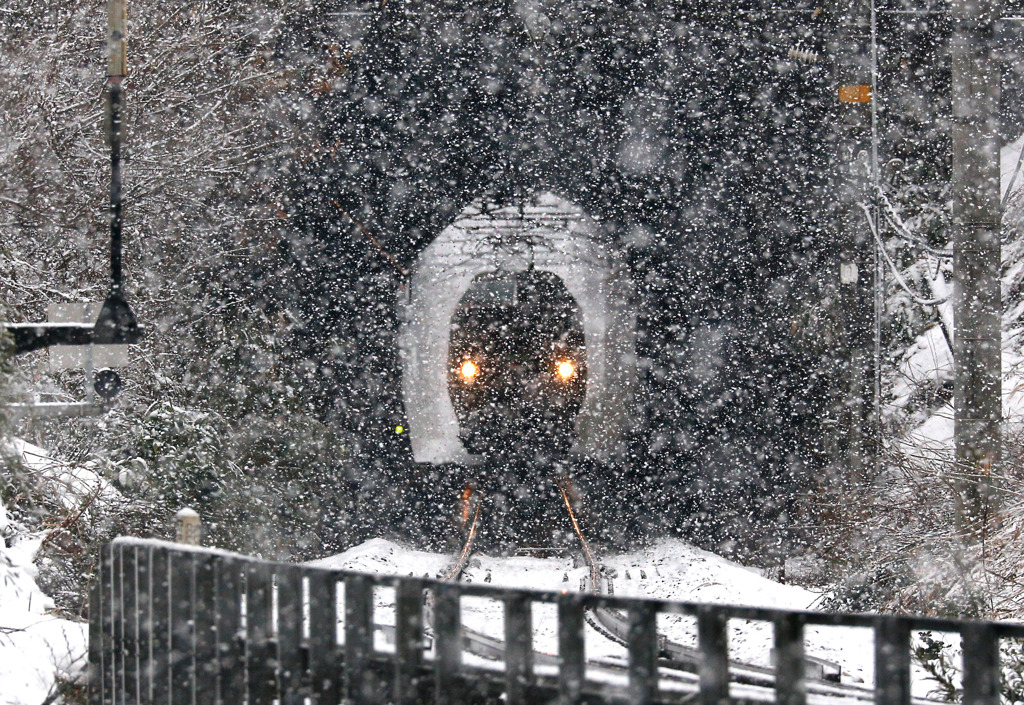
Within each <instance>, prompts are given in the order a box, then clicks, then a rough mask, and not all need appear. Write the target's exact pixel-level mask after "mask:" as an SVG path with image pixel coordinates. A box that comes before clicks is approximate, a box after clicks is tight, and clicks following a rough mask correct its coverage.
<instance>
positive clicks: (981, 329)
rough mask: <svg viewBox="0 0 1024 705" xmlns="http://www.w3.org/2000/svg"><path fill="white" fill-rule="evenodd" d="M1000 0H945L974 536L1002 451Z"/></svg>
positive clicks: (966, 515)
mask: <svg viewBox="0 0 1024 705" xmlns="http://www.w3.org/2000/svg"><path fill="white" fill-rule="evenodd" d="M999 9H1000V7H999V3H998V2H979V1H978V0H951V2H950V5H949V13H950V18H951V20H952V23H953V37H952V41H951V54H952V66H953V96H952V99H953V251H954V259H953V270H954V273H955V275H956V290H955V295H954V300H953V301H954V304H953V305H954V309H953V310H954V318H955V321H954V322H955V336H954V337H955V340H954V358H955V360H956V380H955V390H954V407H955V424H956V426H955V431H954V435H955V443H956V466H957V467H956V477H957V478H960V479H958V480H957V483H958V490H959V507H958V510H959V511H958V521H959V528H960V530H961V532H962V533H965V534H976V533H977V531H978V530H979V529H980V528H981V527H982V524H983V522H984V521H985V519H986V516H987V514H988V512H989V509H990V505H991V502H992V500H993V482H992V470H993V468H994V467H995V466H996V465H997V464H998V463H999V458H1000V422H1001V421H1002V381H1001V378H1002V373H1001V358H1000V352H1001V349H1002V335H1001V319H1002V303H1001V299H1000V277H999V273H1000V250H999V244H1000V242H999V235H1000V232H999V231H1000V202H999V201H1000V193H999V137H998V135H999V130H998V127H999V125H998V107H999V75H1000V74H999V64H998V63H997V61H996V59H995V56H994V45H995V24H996V20H997V19H998V18H999Z"/></svg>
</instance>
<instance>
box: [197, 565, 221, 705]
mask: <svg viewBox="0 0 1024 705" xmlns="http://www.w3.org/2000/svg"><path fill="white" fill-rule="evenodd" d="M216 559H217V557H216V556H212V555H203V554H199V555H196V556H195V591H194V593H193V599H194V600H195V605H194V607H193V614H194V619H195V627H194V630H195V644H196V663H195V684H196V705H217V695H218V693H219V692H220V682H219V681H220V668H219V664H218V662H217V598H216V579H215V575H214V571H215V567H214V566H215V561H216Z"/></svg>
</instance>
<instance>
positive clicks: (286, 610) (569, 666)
mask: <svg viewBox="0 0 1024 705" xmlns="http://www.w3.org/2000/svg"><path fill="white" fill-rule="evenodd" d="M381 586H383V587H389V588H394V590H395V614H394V626H393V627H392V628H390V629H389V633H388V636H389V638H390V639H391V640H393V643H394V648H393V649H378V648H376V647H375V644H374V635H375V632H377V633H379V632H380V627H379V626H377V625H375V624H374V620H373V610H374V608H373V594H374V589H375V588H377V587H381ZM339 594H340V595H342V596H343V597H341V598H339ZM467 596H475V597H486V598H491V599H493V600H497V601H500V602H501V603H503V605H504V632H505V638H504V641H503V646H502V648H501V649H500V650H498V651H497V652H496V653H494V654H493V661H492V662H491V663H489V664H488V663H480V661H481V659H473V660H472V661H473V662H472V663H464V661H466V659H464V658H463V656H464V650H465V648H466V646H467V632H466V630H465V629H464V628H463V626H462V620H461V617H460V600H461V598H463V597H467ZM425 598H426V600H425ZM90 599H91V603H90V605H91V606H90V622H89V690H88V697H89V705H143V704H150V703H152V704H153V705H242V704H243V703H246V704H248V705H270V704H271V703H274V702H275V701H276V702H278V703H280V705H300V704H302V703H305V702H306V701H307V700H308V701H309V702H310V703H311V705H334V704H336V703H351V704H352V705H362V704H363V703H367V704H374V705H376V704H378V703H399V704H402V705H404V704H406V703H430V702H434V703H445V704H449V703H450V704H462V703H466V704H468V703H478V702H479V703H489V702H495V703H497V702H505V703H508V705H520V704H523V703H548V702H551V703H565V704H569V703H613V702H615V703H621V702H629V703H636V704H637V705H646V704H648V703H660V702H664V703H672V702H698V703H701V704H702V705H710V704H711V703H714V704H716V705H718V704H720V703H725V702H743V701H747V700H758V701H761V702H764V700H765V699H767V700H768V701H771V700H773V699H774V701H775V702H777V703H785V704H786V705H799V704H801V703H805V702H807V701H808V700H810V701H812V702H813V701H814V700H815V699H817V698H818V697H825V696H828V697H830V698H835V697H850V698H854V699H857V700H862V701H872V702H877V703H885V704H887V705H889V704H897V703H899V704H905V703H910V702H911V697H910V679H911V635H912V633H913V632H914V630H932V631H939V632H951V633H957V634H959V635H960V637H961V638H962V645H963V651H964V654H965V657H964V659H963V689H964V697H963V702H964V703H967V704H968V705H980V704H982V703H985V704H986V705H987V704H993V705H994V704H995V703H998V702H999V690H1000V677H1001V676H1000V655H999V654H1000V652H999V644H1000V639H1001V638H1024V626H1020V625H1014V624H1008V623H990V622H969V621H963V622H961V621H950V620H940V619H931V618H905V617H890V616H872V615H839V614H826V613H815V612H790V611H781V610H768V609H757V608H746V607H731V606H720V605H702V604H691V603H675V602H665V601H659V600H643V599H632V598H622V597H609V596H599V595H592V594H581V593H552V592H539V591H529V590H509V589H502V588H498V587H492V586H489V585H480V584H462V583H458V584H450V583H441V582H438V581H434V580H428V579H418V578H403V577H390V576H379V575H366V574H359V573H352V572H347V571H337V570H328V569H322V568H315V567H309V566H301V565H295V564H282V563H274V562H269V561H263V560H258V559H254V558H249V557H245V556H240V555H237V554H229V553H224V552H219V551H214V550H209V549H202V548H196V547H191V546H182V545H178V544H171V543H165V542H160V541H152V540H139V539H127V538H121V539H116V540H115V541H114V542H113V543H112V544H110V545H108V546H107V547H105V548H104V550H103V553H102V556H101V561H100V571H99V580H97V581H96V582H95V583H94V586H93V589H92V593H91V596H90ZM425 603H426V604H428V605H429V609H427V610H425V607H424V606H425ZM538 603H548V604H552V603H553V604H555V605H556V606H557V615H558V652H557V656H544V655H543V654H539V652H537V651H535V649H534V645H533V643H532V635H533V629H532V626H531V624H532V621H531V615H532V608H533V605H534V604H538ZM597 606H603V607H606V608H611V609H616V610H621V611H623V612H624V613H625V614H626V615H627V616H628V620H629V625H630V629H629V638H628V640H627V641H628V643H627V645H626V652H627V653H628V658H626V659H624V661H623V663H622V664H621V666H620V668H619V672H618V673H615V672H614V671H615V669H614V668H611V670H609V668H610V667H608V666H605V667H604V670H603V671H602V673H603V676H604V677H602V678H598V679H595V678H593V677H592V676H593V674H592V670H593V669H592V667H591V665H590V664H587V663H586V662H585V660H584V649H585V636H584V626H585V613H586V610H587V609H590V608H594V607H597ZM658 614H678V615H688V616H691V617H695V618H696V623H697V646H698V649H699V652H700V658H699V659H698V662H697V666H696V669H695V670H696V673H695V674H692V675H689V680H686V679H685V678H683V679H680V678H679V677H678V675H677V674H674V673H672V674H670V673H668V672H667V671H666V670H665V669H662V668H659V640H658V635H657V631H656V619H657V615H658ZM425 615H429V618H425ZM730 619H740V620H754V621H762V622H767V623H770V624H771V625H773V630H774V644H775V647H774V655H773V660H774V677H773V678H772V679H771V682H770V683H768V684H767V686H766V687H763V688H762V690H763V691H764V692H763V693H761V694H760V696H759V695H758V693H757V692H754V691H752V690H751V689H750V686H747V689H745V690H744V689H743V686H742V685H741V684H740V682H741V681H742V679H740V678H737V673H738V669H737V668H736V666H735V664H732V665H730V661H729V652H728V645H727V626H728V621H729V620H730ZM428 622H430V623H428ZM339 624H343V627H342V628H340V629H339ZM808 625H829V626H848V627H862V628H866V629H870V630H872V632H873V634H874V643H875V671H876V684H875V687H874V690H873V691H872V690H871V689H870V688H865V687H861V688H860V689H846V690H844V689H843V686H840V685H834V686H831V687H829V688H825V689H824V690H820V692H817V693H816V692H815V691H814V688H813V687H810V686H815V684H814V683H810V682H809V681H808V680H807V679H806V677H805V673H806V661H805V658H804V629H805V627H806V626H808ZM538 659H539V660H541V661H545V662H547V663H554V664H555V666H556V667H555V668H551V669H545V668H540V667H537V663H538V662H539V661H538ZM739 671H742V669H739ZM823 687H824V686H823ZM730 688H731V690H732V692H731V693H730ZM772 691H774V693H773V692H772ZM830 701H831V702H834V700H830Z"/></svg>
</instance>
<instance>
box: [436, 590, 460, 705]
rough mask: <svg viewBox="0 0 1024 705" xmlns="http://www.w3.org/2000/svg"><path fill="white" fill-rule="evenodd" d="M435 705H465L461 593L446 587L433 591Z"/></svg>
mask: <svg viewBox="0 0 1024 705" xmlns="http://www.w3.org/2000/svg"><path fill="white" fill-rule="evenodd" d="M433 627H434V639H435V653H436V654H437V655H436V657H435V658H436V662H435V664H434V678H435V680H436V684H435V688H434V702H435V703H437V704H438V705H441V704H442V703H443V704H444V705H462V702H463V698H462V680H461V677H460V671H461V670H462V615H461V605H460V602H459V589H458V587H457V586H455V585H450V584H444V585H438V586H437V587H436V588H434V624H433Z"/></svg>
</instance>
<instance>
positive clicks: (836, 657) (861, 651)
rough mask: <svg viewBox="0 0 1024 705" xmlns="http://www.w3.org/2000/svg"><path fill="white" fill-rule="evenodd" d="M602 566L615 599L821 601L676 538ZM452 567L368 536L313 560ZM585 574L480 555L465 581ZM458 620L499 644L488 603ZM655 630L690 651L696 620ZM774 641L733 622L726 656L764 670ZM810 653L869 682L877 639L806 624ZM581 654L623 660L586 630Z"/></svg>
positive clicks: (428, 569)
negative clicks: (608, 571)
mask: <svg viewBox="0 0 1024 705" xmlns="http://www.w3.org/2000/svg"><path fill="white" fill-rule="evenodd" d="M600 560H601V563H602V564H603V565H604V566H606V567H607V568H609V569H611V571H612V575H613V576H614V586H615V594H616V595H623V596H638V597H639V596H644V597H653V598H660V599H666V600H679V601H689V602H711V603H720V604H734V605H748V606H757V607H768V608H780V609H792V610H805V609H813V608H814V606H815V603H816V600H817V599H818V597H819V596H818V595H817V594H816V593H813V592H811V591H808V590H805V589H803V588H800V587H796V586H793V585H783V584H780V583H778V582H775V581H772V580H769V579H767V578H765V577H764V576H763V575H762V574H761V573H760V572H759V571H757V570H754V569H751V568H746V567H744V566H741V565H739V564H737V563H733V562H731V561H728V560H726V559H724V558H722V557H720V556H717V555H715V554H713V553H708V552H706V551H702V550H700V549H697V548H695V547H693V546H691V545H690V544H688V543H685V542H683V541H680V540H677V539H663V540H660V541H658V542H656V543H654V544H652V545H651V546H649V547H647V548H644V549H642V550H638V551H635V552H632V553H623V554H617V555H608V556H603V557H602V558H601V559H600ZM449 561H450V556H446V555H443V554H437V553H427V552H423V551H417V550H414V549H410V548H405V547H403V546H400V545H398V544H395V543H392V542H390V541H386V540H383V539H374V540H371V541H368V542H366V543H364V544H361V545H359V546H356V547H354V548H351V549H349V550H348V551H345V552H344V553H341V554H338V555H336V556H331V557H329V558H324V559H321V560H318V561H315V562H313V565H318V566H323V567H330V568H335V569H347V570H356V571H361V572H370V573H379V574H391V575H416V576H427V577H435V576H436V575H438V573H440V572H441V570H442V568H444V567H445V565H446V564H447V563H448V562H449ZM586 573H587V569H586V568H585V567H574V566H573V560H572V559H571V558H568V557H552V558H533V557H492V556H477V557H475V558H473V559H472V561H471V563H470V566H469V568H468V569H467V571H466V574H465V578H464V580H467V581H471V582H488V583H490V584H491V585H501V586H505V587H516V588H530V589H538V590H551V591H562V590H580V589H581V581H582V580H583V579H584V577H585V576H586ZM393 599H394V598H393V594H392V591H389V590H378V591H377V594H376V605H375V618H376V619H377V620H378V621H379V622H380V623H382V624H393V623H394V621H393V620H394V612H393V610H394V602H393ZM533 621H534V644H535V647H536V648H537V649H538V650H539V651H542V652H546V653H557V643H558V632H557V617H556V614H555V608H554V606H551V605H542V604H538V605H535V606H534V619H533ZM463 623H464V624H465V626H466V627H467V628H469V629H472V630H475V631H477V632H480V633H483V634H487V635H489V636H493V637H496V638H503V622H502V608H501V605H500V604H499V603H497V602H495V601H493V600H487V599H483V598H465V599H464V600H463ZM659 631H660V633H661V634H662V635H664V636H666V637H668V638H669V639H671V640H673V641H676V642H678V643H681V644H684V645H687V646H695V645H696V641H697V637H696V624H695V620H693V619H691V618H685V617H680V616H676V615H662V616H661V617H660V621H659ZM771 644H772V632H771V625H770V624H766V623H760V622H746V621H743V620H733V621H732V622H731V623H730V631H729V650H730V655H731V657H732V658H734V659H736V660H739V661H745V662H747V663H751V664H757V665H761V666H769V665H770V661H769V659H770V649H771ZM381 645H382V646H383V644H381ZM806 649H807V653H808V655H811V656H817V657H820V658H823V659H827V660H829V661H833V662H836V663H838V664H840V665H841V666H842V669H843V680H844V682H847V683H871V682H872V679H873V675H872V673H873V671H872V668H873V666H872V663H873V641H872V637H871V634H870V633H869V632H868V631H867V630H862V629H850V628H833V627H810V628H808V629H807V635H806ZM586 650H587V658H588V659H598V660H604V661H624V660H625V650H624V649H623V648H622V647H620V646H618V645H617V644H615V643H613V642H611V641H609V640H608V639H606V638H604V637H602V636H601V635H600V634H598V633H597V632H596V631H594V630H593V629H592V628H590V627H588V628H587V634H586Z"/></svg>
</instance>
